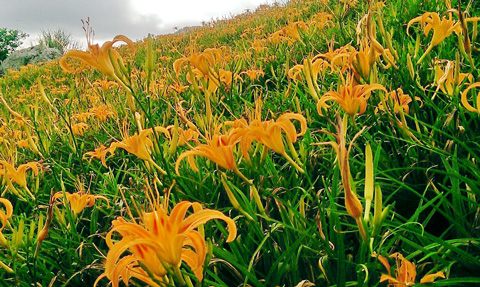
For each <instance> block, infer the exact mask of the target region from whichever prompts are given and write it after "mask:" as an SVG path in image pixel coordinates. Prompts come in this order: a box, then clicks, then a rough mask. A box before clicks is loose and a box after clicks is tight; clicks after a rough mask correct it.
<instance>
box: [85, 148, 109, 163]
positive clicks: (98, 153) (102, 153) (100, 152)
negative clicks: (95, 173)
mask: <svg viewBox="0 0 480 287" xmlns="http://www.w3.org/2000/svg"><path fill="white" fill-rule="evenodd" d="M114 152H115V147H109V148H106V147H105V146H104V145H103V144H102V145H101V146H99V147H97V148H96V149H95V150H94V151H89V152H86V153H85V155H88V156H90V160H91V159H92V158H98V159H100V160H101V161H102V165H103V166H104V167H107V163H106V157H107V154H108V153H110V155H113V153H114Z"/></svg>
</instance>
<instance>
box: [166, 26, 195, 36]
mask: <svg viewBox="0 0 480 287" xmlns="http://www.w3.org/2000/svg"><path fill="white" fill-rule="evenodd" d="M201 27H202V26H189V27H183V28H182V29H179V30H177V31H175V32H174V33H173V34H181V33H187V32H190V31H192V30H195V29H198V28H201Z"/></svg>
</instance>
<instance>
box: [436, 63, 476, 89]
mask: <svg viewBox="0 0 480 287" xmlns="http://www.w3.org/2000/svg"><path fill="white" fill-rule="evenodd" d="M446 62H447V64H446V65H445V70H442V68H441V67H440V63H438V62H437V63H436V65H435V83H436V84H437V86H438V88H439V89H440V90H442V92H444V93H445V94H447V95H449V96H454V95H456V94H457V93H458V90H457V89H458V88H459V86H460V85H462V83H463V82H464V81H465V80H468V81H469V82H471V81H472V80H473V76H472V74H470V73H460V72H459V71H457V70H458V69H460V68H459V67H458V66H455V62H452V61H448V60H447V61H446Z"/></svg>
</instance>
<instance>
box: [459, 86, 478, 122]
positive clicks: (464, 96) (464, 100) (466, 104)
mask: <svg viewBox="0 0 480 287" xmlns="http://www.w3.org/2000/svg"><path fill="white" fill-rule="evenodd" d="M473 88H480V82H476V83H473V84H471V85H470V86H468V88H466V89H465V90H464V91H463V92H462V105H463V106H464V107H465V108H466V109H467V110H469V111H470V112H474V113H479V114H480V92H478V94H477V98H476V103H477V104H476V106H477V107H476V108H475V107H473V106H472V105H470V103H469V102H468V99H467V94H468V92H469V91H470V90H471V89H473Z"/></svg>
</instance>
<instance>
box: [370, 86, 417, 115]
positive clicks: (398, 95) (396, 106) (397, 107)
mask: <svg viewBox="0 0 480 287" xmlns="http://www.w3.org/2000/svg"><path fill="white" fill-rule="evenodd" d="M415 100H416V101H420V104H422V100H421V99H420V98H419V97H415ZM411 102H412V98H411V97H410V96H409V95H406V94H404V93H403V90H402V88H398V89H396V90H393V91H391V92H390V93H388V94H387V97H386V99H385V103H386V104H387V106H388V107H390V108H393V112H394V113H396V114H398V113H400V111H403V112H404V113H406V114H408V113H409V112H410V107H409V106H408V104H410V103H411ZM378 109H379V110H381V111H385V107H384V104H383V102H380V103H379V104H378Z"/></svg>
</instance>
